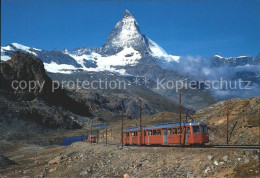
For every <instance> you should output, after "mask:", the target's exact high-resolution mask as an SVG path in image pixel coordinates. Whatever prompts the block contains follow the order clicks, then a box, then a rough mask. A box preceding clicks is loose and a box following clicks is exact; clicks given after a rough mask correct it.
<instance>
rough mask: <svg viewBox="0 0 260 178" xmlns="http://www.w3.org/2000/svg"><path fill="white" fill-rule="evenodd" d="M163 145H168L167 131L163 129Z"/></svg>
mask: <svg viewBox="0 0 260 178" xmlns="http://www.w3.org/2000/svg"><path fill="white" fill-rule="evenodd" d="M163 143H168V137H167V129H163Z"/></svg>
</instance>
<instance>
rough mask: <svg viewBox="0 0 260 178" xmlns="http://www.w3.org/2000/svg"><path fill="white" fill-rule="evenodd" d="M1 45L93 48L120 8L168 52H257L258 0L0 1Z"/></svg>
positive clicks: (120, 12) (119, 14) (259, 41)
mask: <svg viewBox="0 0 260 178" xmlns="http://www.w3.org/2000/svg"><path fill="white" fill-rule="evenodd" d="M1 3H2V4H1V8H2V9H1V45H2V46H3V45H7V44H9V43H12V42H18V43H21V44H24V45H27V46H32V47H35V48H40V49H46V50H51V49H64V48H68V49H74V48H76V47H82V46H85V47H90V48H94V47H99V46H102V45H103V44H104V43H105V40H106V38H107V36H108V34H109V32H110V31H111V30H112V28H113V27H114V25H115V24H116V23H117V21H119V20H120V19H121V18H122V16H123V12H124V10H125V9H128V10H129V11H130V12H131V13H132V15H133V16H134V17H135V18H136V20H137V22H138V23H139V25H140V28H141V32H142V33H143V34H145V35H147V36H148V37H149V38H151V39H152V40H153V41H155V42H156V43H158V44H159V45H160V46H161V47H163V48H164V49H165V50H166V51H167V52H168V53H169V54H173V55H182V56H183V55H202V56H211V55H214V54H219V55H222V56H224V57H229V56H241V55H251V56H256V54H257V53H259V52H260V13H259V11H260V1H258V0H248V1H246V0H244V1H240V0H226V1H225V0H207V1H206V0H198V1H195V0H189V1H185V0H178V1H174V0H161V1H159V0H157V1H149V0H141V1H138V0H128V1H119V0H115V1H105V0H97V1H94V0H93V1H91V0H85V1H83V0H59V1H58V0H44V1H43V0H1Z"/></svg>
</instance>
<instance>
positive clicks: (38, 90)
mask: <svg viewBox="0 0 260 178" xmlns="http://www.w3.org/2000/svg"><path fill="white" fill-rule="evenodd" d="M0 73H1V76H0V82H1V85H0V90H5V91H7V92H9V93H10V94H12V95H13V96H14V98H15V100H21V101H32V100H34V99H36V98H40V99H42V100H44V101H45V102H47V103H48V104H49V105H58V106H62V107H63V108H64V109H67V110H70V111H72V112H73V113H75V114H79V115H83V116H90V115H91V114H90V113H89V107H88V106H87V105H86V103H84V101H77V99H75V98H74V97H73V95H72V96H69V95H70V92H69V91H66V90H64V89H61V88H60V87H58V86H57V85H53V83H52V80H51V79H50V78H49V76H47V74H46V73H45V69H44V65H43V62H42V61H41V60H40V59H38V58H36V57H35V56H33V55H30V54H24V53H22V52H15V53H14V54H13V55H12V58H11V59H10V60H8V61H6V62H2V63H1V66H0ZM13 81H18V82H19V83H21V82H23V86H25V84H26V85H27V86H26V87H22V88H21V87H18V88H14V87H12V82H13ZM30 82H31V83H32V82H35V87H34V88H32V85H31V88H29V84H30ZM17 85H18V84H16V85H15V87H17ZM54 87H55V88H56V89H55V90H54V89H53V88H54Z"/></svg>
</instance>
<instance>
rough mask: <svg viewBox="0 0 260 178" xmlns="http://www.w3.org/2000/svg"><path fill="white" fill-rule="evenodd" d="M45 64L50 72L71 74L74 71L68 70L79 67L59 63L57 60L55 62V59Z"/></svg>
mask: <svg viewBox="0 0 260 178" xmlns="http://www.w3.org/2000/svg"><path fill="white" fill-rule="evenodd" d="M43 64H44V68H45V69H46V70H47V71H48V72H52V73H63V74H70V73H72V71H68V70H75V69H77V68H76V67H74V66H73V65H68V64H57V63H56V62H53V61H52V62H51V63H49V64H48V63H43ZM64 70H65V71H64Z"/></svg>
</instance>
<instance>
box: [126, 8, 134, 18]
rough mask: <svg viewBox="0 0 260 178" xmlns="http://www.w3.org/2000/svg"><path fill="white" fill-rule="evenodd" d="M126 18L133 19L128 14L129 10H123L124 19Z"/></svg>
mask: <svg viewBox="0 0 260 178" xmlns="http://www.w3.org/2000/svg"><path fill="white" fill-rule="evenodd" d="M127 17H133V16H132V14H131V13H130V12H129V10H127V9H126V10H125V12H124V18H127Z"/></svg>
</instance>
